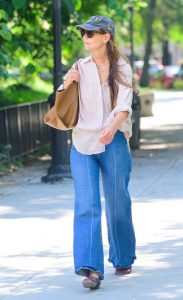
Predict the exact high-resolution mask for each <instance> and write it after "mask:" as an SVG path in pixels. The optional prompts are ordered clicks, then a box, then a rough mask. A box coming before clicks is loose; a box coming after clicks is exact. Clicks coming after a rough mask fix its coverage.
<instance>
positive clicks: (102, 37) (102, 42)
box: [83, 32, 110, 51]
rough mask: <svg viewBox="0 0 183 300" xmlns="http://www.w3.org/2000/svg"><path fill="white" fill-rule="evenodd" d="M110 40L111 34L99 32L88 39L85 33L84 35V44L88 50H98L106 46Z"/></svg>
mask: <svg viewBox="0 0 183 300" xmlns="http://www.w3.org/2000/svg"><path fill="white" fill-rule="evenodd" d="M109 39H110V33H108V32H107V33H105V34H101V33H99V32H94V34H93V36H92V37H88V36H87V34H86V33H85V34H84V35H83V43H84V47H85V49H86V50H90V51H93V50H97V49H100V48H103V47H105V46H106V44H107V42H108V41H109Z"/></svg>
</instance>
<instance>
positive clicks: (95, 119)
mask: <svg viewBox="0 0 183 300" xmlns="http://www.w3.org/2000/svg"><path fill="white" fill-rule="evenodd" d="M77 64H78V71H79V75H80V82H79V85H78V89H79V118H78V123H77V124H76V126H75V128H74V129H73V133H72V138H73V144H74V146H75V147H76V149H77V150H78V151H79V152H81V153H83V154H96V153H101V152H104V151H105V145H104V144H102V143H100V141H99V137H100V135H101V131H102V129H103V128H105V127H106V126H108V125H109V124H110V123H111V122H112V121H113V120H114V118H115V116H116V114H117V113H118V112H120V111H128V112H129V114H128V117H127V118H126V119H125V120H124V121H123V122H122V123H121V124H120V126H119V128H118V129H119V130H120V131H122V132H124V134H125V137H126V139H127V141H129V137H130V136H131V135H132V124H131V114H132V109H131V105H132V94H133V90H132V88H131V87H128V86H125V85H123V84H121V83H119V91H118V96H117V101H116V106H115V107H114V109H112V108H111V96H110V88H109V85H108V83H105V84H101V82H100V77H99V73H98V69H97V65H96V63H95V62H94V60H93V58H92V56H89V57H86V58H84V59H79V61H78V62H77ZM118 64H119V66H120V68H121V72H122V74H123V75H122V77H123V78H122V79H123V81H125V82H126V83H128V84H129V85H130V86H131V85H132V69H131V67H130V65H129V64H128V63H127V62H126V61H125V60H124V59H123V58H120V59H119V61H118ZM73 68H75V64H74V65H73ZM66 76H67V75H66ZM60 88H62V86H61V87H60ZM60 88H59V89H60Z"/></svg>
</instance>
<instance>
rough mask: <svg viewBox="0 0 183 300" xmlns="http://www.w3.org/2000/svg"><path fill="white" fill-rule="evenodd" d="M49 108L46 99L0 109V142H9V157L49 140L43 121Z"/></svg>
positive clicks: (48, 132)
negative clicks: (10, 147)
mask: <svg viewBox="0 0 183 300" xmlns="http://www.w3.org/2000/svg"><path fill="white" fill-rule="evenodd" d="M48 109H49V104H48V102H47V101H45V100H44V101H39V102H32V103H25V104H18V105H12V106H7V107H3V108H1V109H0V144H4V145H6V144H10V145H11V146H12V149H11V153H10V155H11V157H15V156H17V155H21V154H26V153H29V152H31V151H34V150H36V149H37V148H38V147H39V146H40V145H43V144H45V143H48V142H49V141H50V128H49V126H46V125H45V124H44V122H43V118H44V115H45V113H46V112H47V111H48Z"/></svg>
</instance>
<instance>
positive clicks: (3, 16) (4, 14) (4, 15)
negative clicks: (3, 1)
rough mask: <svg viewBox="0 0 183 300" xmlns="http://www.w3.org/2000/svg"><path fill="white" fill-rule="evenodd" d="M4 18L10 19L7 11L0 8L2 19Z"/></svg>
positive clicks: (0, 17)
mask: <svg viewBox="0 0 183 300" xmlns="http://www.w3.org/2000/svg"><path fill="white" fill-rule="evenodd" d="M1 19H3V20H6V21H7V20H8V15H7V13H6V12H5V10H3V9H0V20H1Z"/></svg>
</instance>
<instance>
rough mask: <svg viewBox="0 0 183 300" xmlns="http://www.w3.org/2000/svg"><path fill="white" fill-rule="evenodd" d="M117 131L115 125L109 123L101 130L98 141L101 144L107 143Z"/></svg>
mask: <svg viewBox="0 0 183 300" xmlns="http://www.w3.org/2000/svg"><path fill="white" fill-rule="evenodd" d="M116 131H117V128H116V127H115V126H112V125H109V126H107V127H106V128H104V129H103V130H102V134H101V136H100V138H99V141H100V143H102V144H109V143H111V142H112V140H113V138H114V135H115V133H116Z"/></svg>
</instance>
